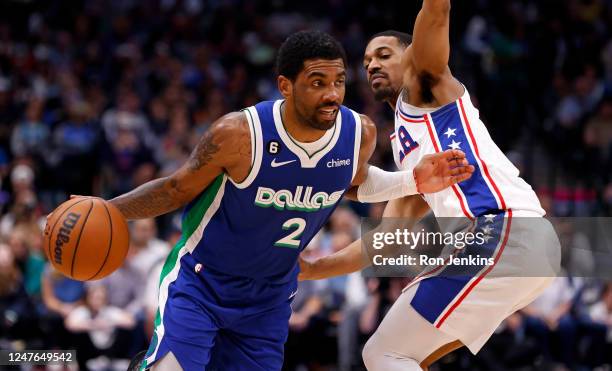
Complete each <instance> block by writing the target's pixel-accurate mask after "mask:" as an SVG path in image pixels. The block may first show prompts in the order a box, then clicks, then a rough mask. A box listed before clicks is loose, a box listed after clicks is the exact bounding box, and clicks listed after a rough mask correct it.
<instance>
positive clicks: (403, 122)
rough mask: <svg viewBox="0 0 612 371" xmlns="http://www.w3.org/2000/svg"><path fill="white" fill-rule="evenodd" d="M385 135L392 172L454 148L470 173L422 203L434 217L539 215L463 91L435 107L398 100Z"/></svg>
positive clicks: (531, 197) (536, 205)
mask: <svg viewBox="0 0 612 371" xmlns="http://www.w3.org/2000/svg"><path fill="white" fill-rule="evenodd" d="M396 107H397V108H396V110H395V132H394V133H393V134H392V135H391V144H392V147H393V157H394V159H395V163H396V164H397V166H398V168H400V169H402V170H411V169H413V168H414V167H415V166H416V165H417V163H418V162H419V160H420V159H421V158H422V157H423V156H424V155H427V154H431V153H436V152H443V151H445V150H448V149H460V150H462V151H463V152H465V154H466V157H467V160H468V161H469V163H470V164H471V165H474V167H475V168H476V171H475V172H474V174H473V175H472V177H471V178H470V179H468V180H466V181H464V182H462V183H459V184H455V185H453V186H452V187H449V188H447V189H445V190H443V191H441V192H438V193H433V194H426V195H425V196H424V197H425V200H426V201H427V203H428V204H429V207H430V208H431V209H432V210H433V212H434V214H435V215H436V216H437V217H468V218H470V219H473V218H475V217H478V216H481V215H485V214H498V213H500V212H501V211H503V210H509V209H512V210H513V211H527V212H531V213H536V214H539V215H544V210H543V209H542V207H541V206H540V202H539V200H538V198H537V196H536V194H535V192H534V191H533V189H532V188H531V186H529V184H527V182H525V181H524V180H523V179H521V178H520V177H519V171H518V169H517V168H516V167H515V166H514V165H513V164H512V163H511V162H510V160H508V158H506V156H505V155H504V154H503V152H502V151H501V150H500V149H499V147H497V145H496V144H495V143H494V142H493V140H492V139H491V136H490V135H489V132H488V131H487V128H486V127H485V125H484V124H483V122H482V121H481V120H480V117H479V115H478V110H477V109H476V108H475V107H474V106H473V104H472V102H471V100H470V96H469V94H468V92H467V90H466V91H465V93H464V94H463V96H462V97H461V98H459V99H458V100H457V101H455V102H453V103H449V104H447V105H445V106H443V107H440V108H437V109H433V110H432V109H423V108H417V107H414V106H411V105H409V104H407V103H404V102H403V101H402V100H401V96H400V98H399V99H398V102H397V106H396Z"/></svg>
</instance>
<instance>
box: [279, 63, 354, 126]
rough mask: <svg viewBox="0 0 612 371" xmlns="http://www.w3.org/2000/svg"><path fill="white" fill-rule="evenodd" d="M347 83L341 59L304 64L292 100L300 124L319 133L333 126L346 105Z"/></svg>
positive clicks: (294, 84) (293, 88)
mask: <svg viewBox="0 0 612 371" xmlns="http://www.w3.org/2000/svg"><path fill="white" fill-rule="evenodd" d="M345 81H346V71H345V68H344V62H343V60H342V59H332V60H327V59H312V60H307V61H305V62H304V69H303V70H302V71H301V72H300V73H299V74H298V75H297V77H296V79H295V81H294V82H293V86H292V97H291V99H290V101H292V103H293V104H294V106H295V112H296V113H297V115H298V118H299V119H300V121H302V122H304V123H307V124H308V125H309V126H311V127H313V128H315V129H319V130H328V129H330V128H331V127H332V126H334V123H335V122H336V116H338V111H339V110H340V105H341V104H342V102H343V101H344V94H345V92H346V90H345V89H346V88H345Z"/></svg>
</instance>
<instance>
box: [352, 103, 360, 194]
mask: <svg viewBox="0 0 612 371" xmlns="http://www.w3.org/2000/svg"><path fill="white" fill-rule="evenodd" d="M351 113H352V114H353V116H354V117H355V149H354V152H353V177H352V178H351V182H352V181H353V179H355V174H357V169H359V151H360V150H361V116H360V115H359V114H358V113H357V112H355V111H353V110H351Z"/></svg>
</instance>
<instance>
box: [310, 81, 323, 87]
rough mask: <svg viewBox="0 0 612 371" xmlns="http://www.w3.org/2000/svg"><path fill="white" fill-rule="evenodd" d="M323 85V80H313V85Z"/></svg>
mask: <svg viewBox="0 0 612 371" xmlns="http://www.w3.org/2000/svg"><path fill="white" fill-rule="evenodd" d="M321 85H323V82H322V81H321V80H315V81H313V82H312V86H321Z"/></svg>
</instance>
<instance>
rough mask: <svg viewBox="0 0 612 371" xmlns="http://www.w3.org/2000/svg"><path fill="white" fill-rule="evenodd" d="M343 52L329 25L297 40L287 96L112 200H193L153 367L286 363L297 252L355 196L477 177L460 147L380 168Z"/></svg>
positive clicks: (163, 289)
mask: <svg viewBox="0 0 612 371" xmlns="http://www.w3.org/2000/svg"><path fill="white" fill-rule="evenodd" d="M345 59H346V58H345V54H344V51H343V49H342V47H341V46H340V44H339V43H338V42H337V41H335V40H334V39H333V38H331V37H330V36H329V35H327V34H325V33H322V32H299V33H296V34H294V35H292V36H290V37H289V38H288V39H287V40H286V41H285V42H284V44H283V45H282V47H281V48H280V50H279V55H278V61H277V67H278V72H279V77H278V87H279V89H280V92H281V93H282V95H283V96H284V98H285V99H283V100H279V101H276V102H262V103H259V104H257V105H255V106H253V107H249V108H246V109H244V110H242V111H240V112H234V113H230V114H227V115H225V116H223V117H222V118H220V119H219V120H218V121H216V122H215V123H213V124H212V126H211V127H210V129H209V130H208V131H207V132H206V133H205V134H204V135H203V137H202V139H201V141H200V142H199V144H198V145H197V146H196V148H195V150H194V151H193V153H192V154H191V156H190V158H189V160H188V161H187V163H186V164H184V165H183V166H182V167H181V168H180V169H179V170H177V171H176V172H175V173H174V174H172V175H171V176H168V177H166V178H161V179H157V180H153V181H151V182H149V183H146V184H144V185H142V186H140V187H138V188H136V189H135V190H133V191H131V192H129V193H127V194H124V195H121V196H119V197H117V198H115V199H113V200H111V201H110V202H112V203H113V204H114V205H115V206H117V207H118V208H119V210H120V211H121V212H122V213H123V214H124V216H125V217H126V218H127V219H140V218H150V217H155V216H158V215H161V214H164V213H167V212H170V211H172V210H175V209H177V208H179V207H182V206H185V210H184V214H183V219H182V224H183V231H182V238H181V239H180V241H179V242H178V244H177V245H176V246H175V247H174V249H173V250H172V252H171V253H170V255H169V256H168V258H167V260H166V263H165V265H164V267H163V270H162V274H161V278H160V289H159V311H158V315H157V318H156V320H155V333H154V336H153V338H152V340H151V343H150V347H149V350H148V353H147V354H146V356H145V361H144V362H143V364H142V368H143V369H148V368H151V369H153V370H161V371H165V370H179V369H184V370H202V369H206V370H223V371H231V370H249V371H255V370H280V369H281V366H282V363H283V345H284V342H285V340H286V337H287V333H288V319H289V316H290V314H291V308H290V302H291V299H292V297H293V296H294V295H295V293H296V289H297V275H298V272H299V266H298V264H297V259H298V255H299V253H300V251H302V249H303V248H304V247H305V246H306V245H307V244H308V243H309V241H310V240H311V239H312V238H313V236H314V235H315V234H316V233H317V231H319V229H320V228H321V227H322V226H323V225H324V224H325V222H326V221H327V219H328V217H329V215H330V214H331V213H332V211H333V210H334V208H335V207H336V205H337V204H338V202H339V201H340V199H341V198H342V197H343V195H344V194H345V192H346V191H347V190H348V189H349V188H352V187H353V188H355V190H354V193H355V194H356V197H358V199H359V200H361V201H366V202H369V201H381V200H388V199H391V198H395V197H403V196H406V195H409V194H416V193H417V192H422V193H429V192H437V191H440V190H442V189H444V188H446V187H448V186H450V185H451V184H455V183H457V182H460V181H463V180H466V179H468V178H469V177H470V176H471V174H472V172H473V171H474V167H473V166H470V165H468V164H467V161H466V160H465V155H464V153H463V152H462V151H458V150H449V151H447V152H444V153H440V154H434V155H431V156H428V157H427V158H425V159H423V161H422V162H421V163H420V164H419V165H418V166H416V168H415V169H414V171H412V170H411V171H409V172H403V173H402V172H397V173H394V172H385V171H383V170H381V169H377V168H375V167H372V166H369V165H368V164H367V162H368V159H369V157H370V155H371V154H372V152H373V151H374V146H375V139H376V129H375V125H374V124H373V123H372V121H371V120H370V119H369V118H368V117H366V116H363V115H359V114H357V113H355V112H354V111H352V110H350V109H348V108H346V107H344V106H342V102H343V100H344V94H345V79H346V72H345V66H346V63H345Z"/></svg>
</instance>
